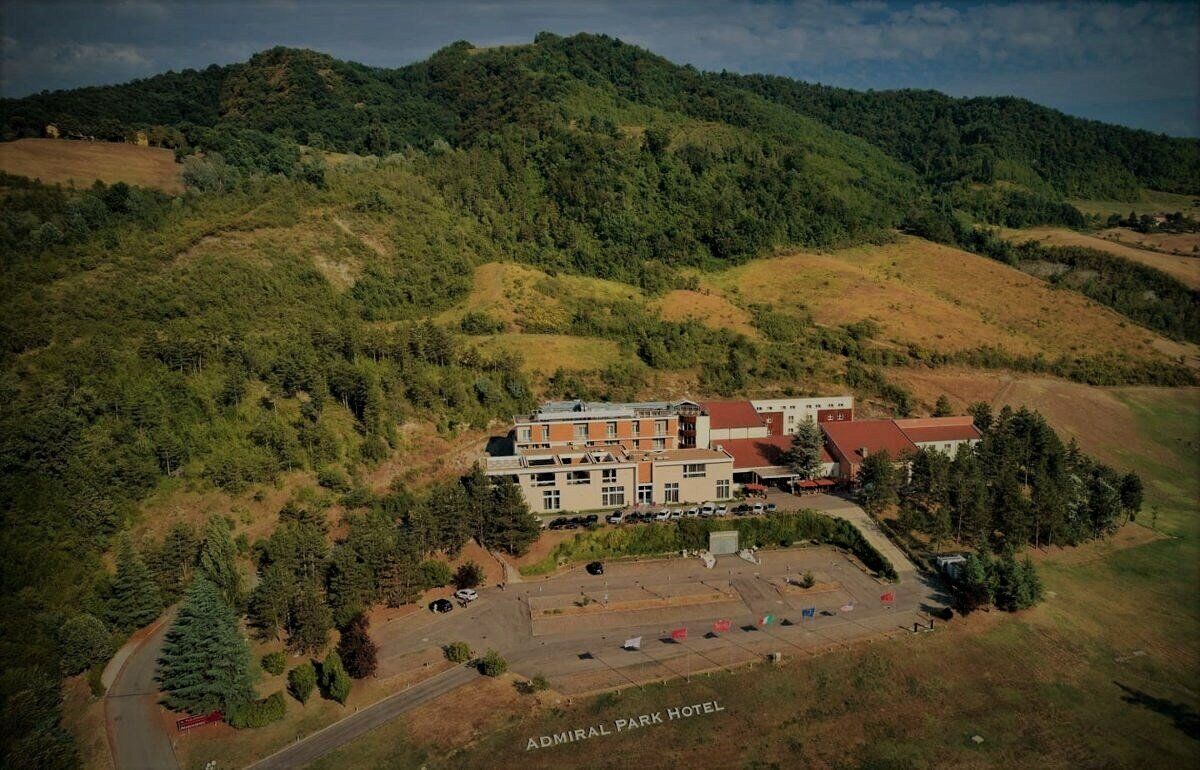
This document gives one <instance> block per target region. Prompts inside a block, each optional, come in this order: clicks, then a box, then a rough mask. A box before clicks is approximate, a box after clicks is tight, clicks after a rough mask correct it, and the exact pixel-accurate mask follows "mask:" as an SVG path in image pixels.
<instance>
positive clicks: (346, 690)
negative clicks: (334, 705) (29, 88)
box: [321, 651, 350, 703]
mask: <svg viewBox="0 0 1200 770" xmlns="http://www.w3.org/2000/svg"><path fill="white" fill-rule="evenodd" d="M321 689H322V690H323V691H324V694H325V697H326V698H329V699H330V700H335V701H337V702H338V703H345V702H346V698H348V697H349V696H350V675H349V674H347V673H346V669H345V667H344V666H342V658H341V656H339V655H338V654H337V651H334V652H331V653H329V654H328V655H326V656H325V662H324V663H322V664H321Z"/></svg>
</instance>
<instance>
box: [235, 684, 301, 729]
mask: <svg viewBox="0 0 1200 770" xmlns="http://www.w3.org/2000/svg"><path fill="white" fill-rule="evenodd" d="M286 714H287V703H285V702H284V700H283V693H282V692H277V693H274V694H273V695H270V696H268V697H266V698H263V699H262V700H256V701H251V702H249V703H244V704H242V705H240V706H235V707H234V708H232V709H230V711H229V715H228V717H227V719H228V721H229V724H231V725H232V726H234V727H236V728H237V729H239V730H242V729H245V728H252V727H265V726H266V725H269V724H271V723H272V722H278V721H279V720H281V719H283V717H284V716H285V715H286Z"/></svg>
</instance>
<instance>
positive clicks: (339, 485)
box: [317, 465, 350, 492]
mask: <svg viewBox="0 0 1200 770" xmlns="http://www.w3.org/2000/svg"><path fill="white" fill-rule="evenodd" d="M317 483H318V484H320V485H321V486H323V487H325V488H326V489H330V490H333V491H334V492H349V491H350V478H349V477H348V476H347V475H346V472H345V471H343V470H342V469H341V468H337V467H335V466H332V465H326V466H325V467H324V468H321V469H320V470H319V471H317Z"/></svg>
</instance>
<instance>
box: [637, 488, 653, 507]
mask: <svg viewBox="0 0 1200 770" xmlns="http://www.w3.org/2000/svg"><path fill="white" fill-rule="evenodd" d="M637 501H638V503H639V504H641V505H649V504H650V503H652V502H654V485H653V484H638V487H637Z"/></svg>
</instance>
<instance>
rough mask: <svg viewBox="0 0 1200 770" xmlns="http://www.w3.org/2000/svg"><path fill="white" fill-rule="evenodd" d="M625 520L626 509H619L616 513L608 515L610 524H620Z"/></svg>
mask: <svg viewBox="0 0 1200 770" xmlns="http://www.w3.org/2000/svg"><path fill="white" fill-rule="evenodd" d="M623 521H625V512H624V511H617V512H616V513H613V514H609V517H608V523H609V524H620V523H621V522H623Z"/></svg>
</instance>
